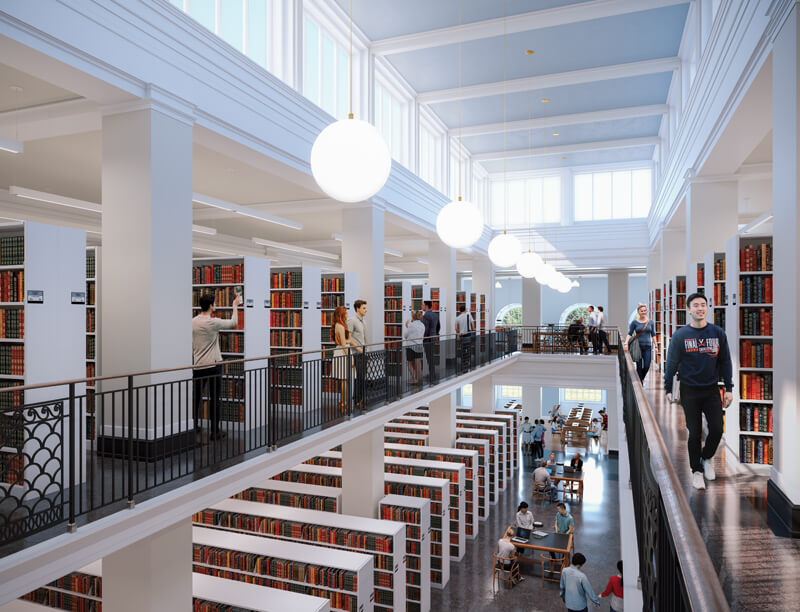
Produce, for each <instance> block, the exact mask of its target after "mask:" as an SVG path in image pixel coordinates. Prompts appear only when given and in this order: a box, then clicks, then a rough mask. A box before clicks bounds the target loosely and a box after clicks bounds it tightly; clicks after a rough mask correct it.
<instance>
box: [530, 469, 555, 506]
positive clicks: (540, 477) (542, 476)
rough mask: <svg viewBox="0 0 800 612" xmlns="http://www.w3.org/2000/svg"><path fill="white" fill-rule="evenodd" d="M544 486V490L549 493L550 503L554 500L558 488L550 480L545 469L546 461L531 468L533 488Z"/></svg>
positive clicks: (548, 472) (548, 473)
mask: <svg viewBox="0 0 800 612" xmlns="http://www.w3.org/2000/svg"><path fill="white" fill-rule="evenodd" d="M542 486H543V487H544V492H545V493H549V494H550V503H553V502H555V501H556V495H558V490H557V489H556V488H555V487H554V486H553V484H552V483H551V482H550V471H549V470H548V469H547V461H542V465H540V466H539V467H538V468H536V469H535V470H533V487H534V489H535V488H537V487H539V488H541V487H542Z"/></svg>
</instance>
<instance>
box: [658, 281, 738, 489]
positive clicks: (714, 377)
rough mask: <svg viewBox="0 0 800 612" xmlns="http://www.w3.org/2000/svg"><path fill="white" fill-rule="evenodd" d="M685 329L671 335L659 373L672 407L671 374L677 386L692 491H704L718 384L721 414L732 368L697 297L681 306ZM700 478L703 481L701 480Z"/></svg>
mask: <svg viewBox="0 0 800 612" xmlns="http://www.w3.org/2000/svg"><path fill="white" fill-rule="evenodd" d="M686 306H687V310H688V311H689V316H690V318H691V323H690V324H689V325H686V326H684V327H681V328H680V329H679V330H678V331H676V332H675V333H674V334H672V340H671V341H670V343H669V352H668V354H667V364H666V367H665V369H664V391H665V392H666V394H667V401H669V402H670V403H671V402H672V401H673V397H672V381H673V379H674V377H675V375H676V374H677V376H678V380H680V381H681V405H682V406H683V413H684V415H685V417H686V428H687V429H688V430H689V442H688V447H689V465H690V466H691V468H692V486H693V487H694V488H695V489H705V488H706V485H705V480H714V479H716V477H717V475H716V472H715V471H714V466H713V465H712V464H711V460H712V459H713V458H714V454H715V453H716V452H717V446H719V441H720V440H721V439H722V428H723V417H722V408H723V406H722V404H723V401H722V398H720V393H719V386H718V382H719V378H720V377H722V380H723V382H724V384H725V397H724V404H725V408H727V407H728V406H730V404H731V402H732V401H733V393H732V390H733V366H732V364H731V353H730V350H729V348H728V337H727V336H726V335H725V332H724V331H723V330H722V329H721V328H719V327H717V326H716V325H714V324H712V323H708V322H707V321H706V312H707V310H708V303H707V302H706V297H705V296H704V295H703V294H701V293H692V294H691V295H690V296H689V297H688V298H687V300H686ZM703 415H706V422H707V423H708V435H707V436H706V442H705V446H703V444H702V437H703ZM704 477H705V480H704Z"/></svg>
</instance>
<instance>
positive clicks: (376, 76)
mask: <svg viewBox="0 0 800 612" xmlns="http://www.w3.org/2000/svg"><path fill="white" fill-rule="evenodd" d="M372 66H373V75H372V86H371V88H370V100H371V103H370V108H371V115H370V121H371V123H372V125H374V126H376V127H377V122H376V120H375V112H376V108H375V100H374V96H375V86H376V85H379V86H380V87H382V88H383V89H384V90H385V91H387V92H388V93H389V95H390V96H391V97H392V98H395V99H396V100H397V101H398V102H399V103H400V117H401V126H400V135H401V139H402V142H401V144H400V159H396V158H395V157H394V156H392V159H395V160H396V161H397V162H398V163H400V164H402V165H403V166H405V167H406V168H409V169H413V168H416V151H417V140H418V138H419V136H418V133H417V127H416V123H415V121H414V115H415V113H414V105H415V100H416V96H417V94H416V92H415V91H414V90H413V89H411V86H410V85H409V84H408V83H407V82H406V80H405V79H403V77H402V76H400V73H399V72H397V70H395V68H394V67H393V66H392V65H391V64H390V63H389V61H388V60H387V59H386V58H385V57H374V58H373V62H372ZM389 148H390V149H391V144H390V143H389Z"/></svg>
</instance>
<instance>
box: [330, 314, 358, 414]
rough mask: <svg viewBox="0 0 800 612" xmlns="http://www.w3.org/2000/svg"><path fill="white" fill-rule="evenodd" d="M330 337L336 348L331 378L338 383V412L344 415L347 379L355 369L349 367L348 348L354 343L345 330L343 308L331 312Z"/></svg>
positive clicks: (353, 373)
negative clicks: (339, 396) (340, 395)
mask: <svg viewBox="0 0 800 612" xmlns="http://www.w3.org/2000/svg"><path fill="white" fill-rule="evenodd" d="M331 336H332V337H333V342H334V343H335V344H336V348H335V349H334V350H333V377H334V378H335V379H337V380H338V381H339V388H340V391H341V394H342V397H341V399H340V400H339V406H338V408H339V412H340V413H341V414H344V413H345V412H346V411H347V397H348V396H347V378H348V376H352V377H355V375H356V371H355V369H354V368H351V367H350V348H349V347H350V346H354V345H355V344H356V343H355V341H354V340H353V339H352V338H351V337H350V331H349V330H348V329H347V309H346V308H345V307H344V306H337V307H336V310H334V311H333V322H332V323H331Z"/></svg>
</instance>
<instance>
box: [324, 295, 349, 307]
mask: <svg viewBox="0 0 800 612" xmlns="http://www.w3.org/2000/svg"><path fill="white" fill-rule="evenodd" d="M321 303H322V308H323V309H324V310H333V309H334V308H336V307H338V306H344V295H342V294H338V295H323V296H322V302H321Z"/></svg>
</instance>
